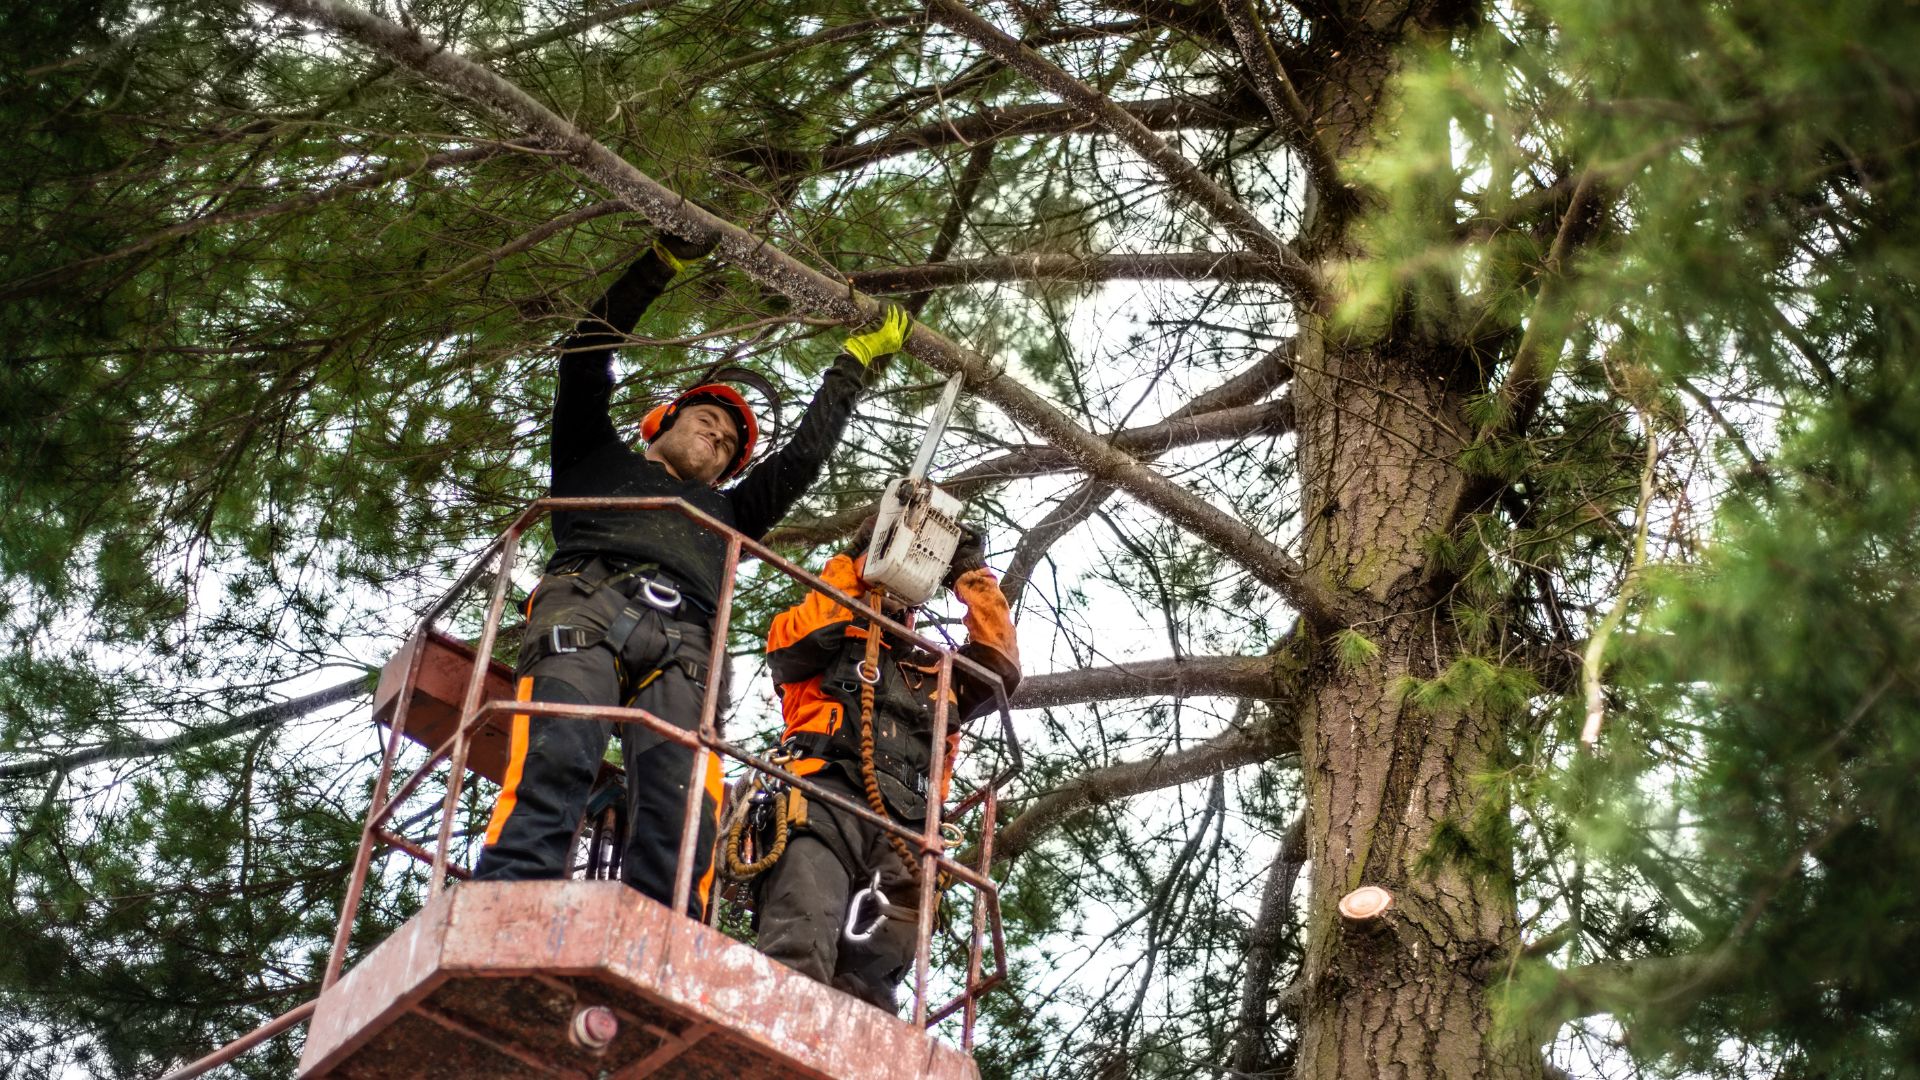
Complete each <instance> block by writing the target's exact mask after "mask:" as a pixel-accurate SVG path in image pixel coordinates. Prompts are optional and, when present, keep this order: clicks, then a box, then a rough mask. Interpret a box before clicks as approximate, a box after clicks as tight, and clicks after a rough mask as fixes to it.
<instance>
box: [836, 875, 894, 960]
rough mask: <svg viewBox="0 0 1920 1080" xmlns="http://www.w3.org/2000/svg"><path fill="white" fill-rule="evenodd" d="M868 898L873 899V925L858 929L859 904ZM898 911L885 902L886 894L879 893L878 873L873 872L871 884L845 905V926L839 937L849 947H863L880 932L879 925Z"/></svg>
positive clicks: (855, 894) (854, 895)
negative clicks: (844, 940)
mask: <svg viewBox="0 0 1920 1080" xmlns="http://www.w3.org/2000/svg"><path fill="white" fill-rule="evenodd" d="M869 896H871V897H873V925H872V926H869V927H867V928H866V929H865V930H862V929H859V926H860V903H861V901H863V900H865V899H866V898H867V897H869ZM898 910H900V909H899V908H896V907H894V906H893V905H892V904H889V903H888V902H887V894H885V893H883V892H881V891H880V871H878V870H875V871H874V872H873V884H871V885H868V886H867V887H866V888H864V889H861V890H860V891H859V892H857V893H854V894H853V901H852V902H851V903H849V904H848V905H847V925H846V929H844V930H842V931H841V933H840V936H841V937H843V938H845V939H846V941H847V943H848V944H850V945H863V944H865V943H867V942H869V941H871V940H873V935H875V934H877V933H879V932H880V925H881V924H882V923H884V922H886V921H887V919H888V918H889V917H891V916H892V915H893V913H894V912H896V911H898Z"/></svg>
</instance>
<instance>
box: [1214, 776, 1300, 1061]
mask: <svg viewBox="0 0 1920 1080" xmlns="http://www.w3.org/2000/svg"><path fill="white" fill-rule="evenodd" d="M1306 862H1307V816H1306V814H1304V813H1302V814H1300V815H1298V816H1297V817H1295V818H1294V819H1293V825H1292V827H1291V828H1289V829H1288V830H1287V834H1286V836H1284V837H1282V838H1281V840H1280V850H1279V851H1278V852H1277V853H1276V854H1275V855H1274V857H1273V867H1272V868H1271V869H1270V870H1269V871H1268V872H1267V887H1266V890H1265V892H1263V893H1262V894H1261V897H1260V911H1259V914H1257V915H1255V916H1254V920H1253V927H1252V928H1251V929H1250V930H1248V931H1247V969H1246V974H1245V975H1244V976H1243V977H1242V978H1241V980H1240V1018H1239V1021H1238V1023H1237V1025H1236V1028H1235V1030H1234V1034H1233V1042H1232V1046H1233V1071H1234V1073H1235V1074H1237V1075H1240V1076H1254V1075H1258V1074H1259V1073H1260V1072H1261V1071H1262V1070H1263V1068H1264V1063H1263V1062H1262V1060H1261V1059H1262V1057H1263V1056H1264V1054H1263V1051H1264V1050H1265V1048H1266V1047H1265V1042H1264V1040H1262V1039H1261V1037H1260V1036H1261V1035H1262V1033H1264V1032H1266V1031H1267V1030H1269V1029H1270V1028H1271V1027H1272V1025H1271V1023H1270V1022H1269V1021H1268V1017H1267V1004H1268V1002H1269V1000H1270V999H1271V998H1272V997H1273V972H1274V968H1275V967H1276V966H1278V964H1279V961H1280V945H1281V943H1282V942H1283V941H1284V940H1285V938H1286V932H1287V923H1288V921H1289V919H1290V918H1291V917H1292V915H1293V889H1294V885H1295V883H1296V882H1298V881H1299V880H1300V869H1301V867H1303V866H1305V865H1306Z"/></svg>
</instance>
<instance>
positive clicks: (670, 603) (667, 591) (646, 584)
mask: <svg viewBox="0 0 1920 1080" xmlns="http://www.w3.org/2000/svg"><path fill="white" fill-rule="evenodd" d="M640 597H641V599H643V600H645V601H646V602H647V604H648V605H649V606H651V607H655V608H658V609H660V610H661V611H678V610H679V608H680V590H679V589H676V588H674V587H673V586H671V585H668V584H667V583H666V582H664V581H660V580H658V579H655V578H647V579H645V580H643V581H641V582H640Z"/></svg>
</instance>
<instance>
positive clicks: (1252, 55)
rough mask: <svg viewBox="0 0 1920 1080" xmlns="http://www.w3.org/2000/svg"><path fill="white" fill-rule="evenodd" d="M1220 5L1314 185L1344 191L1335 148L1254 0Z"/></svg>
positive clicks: (1329, 192) (1257, 87)
mask: <svg viewBox="0 0 1920 1080" xmlns="http://www.w3.org/2000/svg"><path fill="white" fill-rule="evenodd" d="M1220 7H1221V10H1223V11H1224V12H1225V13H1226V16H1227V26H1228V28H1229V29H1231V30H1232V31H1233V41H1234V44H1235V45H1237V46H1238V47H1239V49H1240V58H1241V59H1242V60H1245V61H1246V64H1247V73H1248V75H1249V77H1250V78H1251V79H1252V82H1253V92H1254V93H1256V94H1258V95H1260V100H1261V102H1262V103H1263V104H1265V105H1266V107H1267V111H1268V113H1269V114H1271V115H1272V117H1273V122H1274V123H1276V124H1278V125H1280V127H1281V128H1282V129H1283V130H1286V131H1289V132H1291V133H1292V135H1293V142H1292V144H1291V145H1292V146H1293V147H1294V149H1296V150H1298V151H1300V154H1301V156H1302V157H1303V158H1304V159H1305V160H1306V163H1307V172H1308V174H1309V175H1310V176H1311V177H1312V179H1313V184H1314V186H1315V187H1317V188H1319V189H1320V191H1321V193H1322V194H1323V195H1325V196H1326V197H1328V198H1329V199H1331V198H1333V197H1335V195H1336V193H1337V192H1338V191H1339V190H1340V177H1339V173H1338V172H1337V171H1336V170H1335V167H1334V158H1333V151H1332V150H1331V149H1330V148H1329V147H1328V146H1327V142H1326V139H1325V138H1323V137H1322V135H1321V133H1320V130H1319V128H1318V127H1317V126H1316V125H1315V124H1314V122H1313V115H1312V114H1311V113H1310V112H1308V110H1307V103H1306V102H1305V101H1303V100H1301V98H1300V92H1299V90H1297V89H1296V88H1295V87H1294V85H1293V80H1292V79H1291V78H1289V77H1288V76H1287V67H1286V65H1285V64H1284V63H1282V62H1281V60H1280V53H1279V51H1278V50H1276V49H1275V48H1274V47H1273V39H1272V38H1271V37H1269V36H1268V35H1267V28H1266V26H1265V24H1263V23H1262V22H1261V21H1260V15H1259V12H1257V11H1255V10H1254V6H1253V3H1252V0H1221V4H1220Z"/></svg>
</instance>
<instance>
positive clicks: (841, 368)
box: [552, 253, 863, 608]
mask: <svg viewBox="0 0 1920 1080" xmlns="http://www.w3.org/2000/svg"><path fill="white" fill-rule="evenodd" d="M672 279H673V270H672V268H670V267H668V266H667V265H666V264H665V263H664V262H662V261H661V260H660V258H659V256H657V255H654V254H652V253H648V254H647V255H644V256H642V257H641V258H640V259H639V260H638V261H637V262H635V263H634V264H633V265H632V266H631V267H629V268H628V269H627V272H626V273H625V274H623V275H621V277H620V280H618V281H617V282H615V283H614V285H613V287H612V288H611V289H609V290H607V294H606V295H605V296H603V297H601V298H600V300H599V301H598V302H597V303H595V304H594V306H593V308H592V309H591V311H590V312H589V314H588V316H587V318H586V319H584V320H582V321H581V322H580V324H579V325H578V326H576V327H575V328H574V331H573V333H572V334H570V335H569V336H568V337H567V339H566V341H565V342H564V343H563V344H562V349H563V350H564V352H563V354H562V356H561V358H560V385H559V388H558V390H557V391H556V392H555V394H554V399H553V428H552V438H553V441H552V455H553V494H554V495H556V496H559V497H580V496H595V495H660V496H677V497H679V498H682V499H685V500H686V501H687V502H689V503H691V504H693V505H694V506H696V507H698V508H700V509H701V510H704V511H705V512H707V513H709V514H712V515H713V516H714V517H716V518H718V519H719V520H721V521H724V522H726V523H727V524H729V525H732V526H733V527H734V528H736V529H738V530H740V531H741V532H743V533H745V534H746V535H748V536H750V537H752V538H754V539H756V540H757V539H759V538H760V537H762V536H764V535H766V533H767V531H768V530H769V529H772V528H773V527H774V526H775V525H777V524H779V522H780V519H781V518H783V517H785V516H786V514H787V511H788V510H789V509H791V508H792V506H793V504H794V503H795V502H796V501H798V500H799V498H800V496H802V495H804V494H806V491H807V489H808V488H810V487H812V486H813V484H814V481H816V480H818V479H819V478H820V470H821V467H822V466H823V465H824V464H825V463H826V460H827V456H828V455H829V454H831V453H832V452H833V448H834V447H835V446H837V445H839V442H840V436H841V433H842V432H844V431H845V430H846V426H847V420H848V418H849V417H851V416H852V415H853V406H854V402H855V400H856V399H857V398H858V397H859V395H860V389H861V385H862V381H863V379H862V376H863V369H862V368H861V367H860V365H859V363H858V361H855V360H854V359H853V358H851V357H849V356H846V355H844V354H843V355H842V356H841V357H840V358H839V359H837V360H836V361H835V362H834V365H833V367H832V368H830V369H828V371H827V374H826V378H825V379H824V381H823V382H822V383H821V386H820V390H819V392H818V393H816V394H815V395H814V397H813V401H812V402H810V403H809V404H808V405H807V411H806V413H805V414H804V415H803V416H802V417H801V418H800V424H799V426H798V427H797V428H796V429H795V430H794V433H793V437H792V438H791V439H789V440H788V441H787V445H786V446H784V447H783V448H781V449H780V450H779V451H778V452H777V453H774V454H771V455H769V456H767V457H765V458H763V459H762V460H761V461H760V463H759V464H758V465H756V466H754V467H753V468H752V469H751V470H750V471H748V473H747V474H746V476H745V477H744V478H743V479H741V480H740V482H739V483H737V484H735V485H733V486H732V487H730V488H728V489H726V490H725V491H720V490H716V489H715V488H712V487H709V486H707V485H705V484H699V483H688V482H686V481H683V480H679V479H676V478H675V477H674V475H673V474H672V473H670V472H668V471H667V467H666V466H665V465H662V464H661V463H659V462H657V461H649V460H648V459H647V457H646V455H645V454H643V453H641V452H638V451H636V450H634V449H632V448H631V447H629V446H628V445H627V443H626V441H625V440H623V439H622V438H621V437H620V434H619V433H618V432H617V431H616V430H615V429H614V426H613V420H612V418H611V417H610V416H609V415H608V411H607V410H608V406H609V404H610V403H611V401H612V398H613V350H614V347H615V346H616V345H617V344H618V343H619V342H620V341H621V339H622V338H623V337H624V335H625V334H626V333H627V332H628V331H629V330H631V329H633V326H634V324H635V323H636V322H638V321H639V319H640V315H641V313H643V312H644V311H646V309H647V307H648V306H649V305H651V304H652V303H653V301H654V299H655V298H656V297H658V296H659V295H660V293H661V291H662V290H664V289H665V288H666V286H667V283H668V282H669V281H671V280H672ZM634 434H635V435H636V436H637V432H636V433H634ZM553 535H554V540H555V543H556V545H557V550H556V551H555V553H554V562H555V563H559V562H561V561H564V560H567V559H571V558H575V557H578V556H581V555H586V554H608V555H617V556H623V557H626V558H630V559H635V560H639V561H641V562H653V563H658V564H660V566H661V568H662V569H663V570H664V571H665V572H666V573H667V575H668V576H670V577H671V578H673V579H674V580H675V581H676V582H678V583H679V584H680V586H681V587H682V589H683V590H684V591H685V593H686V594H687V595H688V596H690V597H692V598H693V599H695V600H697V601H699V602H700V603H702V604H704V605H705V606H707V607H708V608H711V607H713V606H714V605H715V604H716V603H717V602H718V597H719V593H720V575H721V571H722V570H723V569H724V564H725V562H726V557H727V545H726V541H725V540H724V539H722V538H721V537H720V536H719V535H718V534H717V533H711V532H708V531H707V530H705V529H702V528H701V527H700V526H699V525H696V524H694V522H693V521H692V520H690V519H688V518H687V517H686V516H684V515H682V514H680V513H678V512H675V511H672V510H647V511H638V512H634V511H629V512H624V513H616V512H612V511H604V510H597V511H575V512H568V513H557V514H555V515H553Z"/></svg>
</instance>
